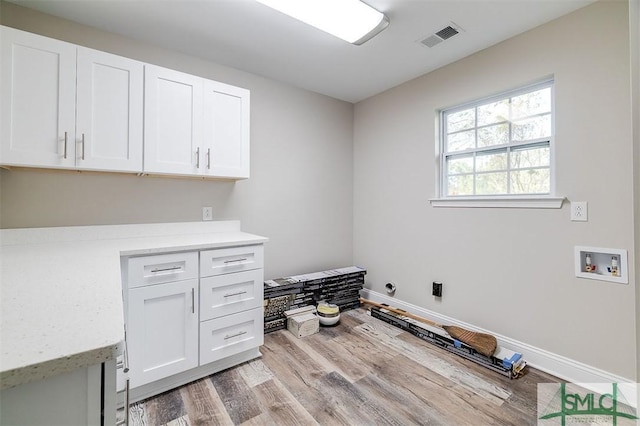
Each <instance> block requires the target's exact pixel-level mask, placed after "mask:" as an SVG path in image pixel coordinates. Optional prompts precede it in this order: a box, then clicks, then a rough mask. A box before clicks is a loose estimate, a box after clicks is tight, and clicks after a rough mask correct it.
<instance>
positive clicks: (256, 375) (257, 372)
mask: <svg viewBox="0 0 640 426" xmlns="http://www.w3.org/2000/svg"><path fill="white" fill-rule="evenodd" d="M236 369H237V370H238V372H239V373H240V376H242V378H243V379H244V381H245V383H246V384H247V386H249V387H250V388H252V387H254V386H257V385H259V384H260V383H264V382H266V381H268V380H271V379H273V373H272V372H271V370H269V368H268V367H267V366H266V365H264V362H262V360H261V359H259V358H258V359H254V360H253V361H249V362H245V363H243V364H241V365H239V366H237V367H236Z"/></svg>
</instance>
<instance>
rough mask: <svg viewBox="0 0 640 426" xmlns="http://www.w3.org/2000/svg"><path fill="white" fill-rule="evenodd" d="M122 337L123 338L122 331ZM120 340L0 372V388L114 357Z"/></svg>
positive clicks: (73, 369)
mask: <svg viewBox="0 0 640 426" xmlns="http://www.w3.org/2000/svg"><path fill="white" fill-rule="evenodd" d="M122 339H123V340H124V331H123V334H122ZM121 342H122V340H121V341H119V342H118V343H114V344H111V345H107V346H103V347H100V348H96V349H93V350H90V351H86V352H81V353H77V354H73V355H69V356H65V357H60V358H56V359H52V360H49V361H44V362H40V363H36V364H31V365H27V366H24V367H18V368H14V369H12V370H7V371H3V372H0V390H3V389H10V388H13V387H16V386H19V385H23V384H26V383H31V382H36V381H40V380H44V379H47V378H49V377H53V376H57V375H60V374H64V373H69V372H71V371H75V370H78V369H80V368H87V367H90V366H92V365H96V364H101V363H103V362H105V361H108V360H111V359H114V358H115V357H116V356H117V351H118V348H119V347H120V345H121Z"/></svg>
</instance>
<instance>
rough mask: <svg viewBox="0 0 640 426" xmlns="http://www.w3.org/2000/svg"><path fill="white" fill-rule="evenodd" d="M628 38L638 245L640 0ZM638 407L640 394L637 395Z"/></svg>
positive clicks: (639, 338)
mask: <svg viewBox="0 0 640 426" xmlns="http://www.w3.org/2000/svg"><path fill="white" fill-rule="evenodd" d="M629 32H630V34H629V40H631V46H630V51H631V88H632V91H631V96H632V106H631V112H632V117H633V124H632V127H633V140H634V145H633V146H634V153H633V159H634V167H633V171H634V180H633V183H634V217H635V222H634V231H635V232H634V235H635V246H636V248H638V247H640V0H631V1H630V2H629ZM635 254H636V256H635V267H636V271H637V270H638V268H640V250H636V253H635ZM636 351H637V352H636V353H637V354H640V280H636ZM636 382H640V356H638V357H637V367H636ZM638 403H639V404H638V405H637V406H638V407H640V394H639V395H638Z"/></svg>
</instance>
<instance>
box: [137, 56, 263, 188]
mask: <svg viewBox="0 0 640 426" xmlns="http://www.w3.org/2000/svg"><path fill="white" fill-rule="evenodd" d="M249 117H250V116H249V91H248V90H246V89H242V88H239V87H234V86H229V85H227V84H223V83H218V82H215V81H211V80H206V79H203V78H200V77H196V76H193V75H190V74H184V73H181V72H177V71H174V70H170V69H166V68H161V67H157V66H153V65H146V66H145V129H144V132H145V135H144V151H145V154H144V171H145V173H152V174H153V173H159V174H183V175H196V176H208V177H227V178H248V177H249V129H250V123H249Z"/></svg>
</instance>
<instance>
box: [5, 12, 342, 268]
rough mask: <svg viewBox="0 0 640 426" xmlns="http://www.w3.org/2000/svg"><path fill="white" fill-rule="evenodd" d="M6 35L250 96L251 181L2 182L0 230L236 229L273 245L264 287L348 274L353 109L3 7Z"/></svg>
mask: <svg viewBox="0 0 640 426" xmlns="http://www.w3.org/2000/svg"><path fill="white" fill-rule="evenodd" d="M0 7H1V8H2V10H1V13H0V16H1V21H0V22H1V23H2V24H4V25H8V26H12V27H15V28H19V29H23V30H26V31H31V32H34V33H38V34H42V35H46V36H49V37H53V38H58V39H61V40H65V41H69V42H72V43H76V44H80V45H83V46H87V47H91V48H95V49H99V50H104V51H107V52H111V53H115V54H119V55H122V56H127V57H131V58H134V59H138V60H141V61H144V62H147V63H152V64H157V65H161V66H165V67H169V68H173V69H177V70H180V71H184V72H188V73H192V74H196V75H200V76H203V77H206V78H211V79H214V80H218V81H222V82H224V83H228V84H233V85H237V86H241V87H245V88H248V89H250V90H251V178H250V179H249V180H245V181H238V182H235V183H234V182H225V181H211V180H207V181H203V180H189V179H169V178H148V177H144V178H141V177H137V176H132V175H119V174H90V173H75V172H51V171H33V170H32V171H29V170H11V171H7V170H2V172H1V175H0V176H1V177H0V226H1V227H2V228H15V227H40V226H65V225H91V224H120V223H146V222H182V221H194V220H200V219H201V217H202V213H201V207H202V206H213V209H214V217H215V218H216V219H240V220H241V221H242V226H243V229H244V230H245V231H247V232H252V233H257V234H261V235H265V236H267V237H269V238H270V242H269V243H268V245H267V247H266V254H265V256H266V271H265V275H266V277H267V278H275V277H279V276H286V275H291V274H298V273H304V272H312V271H315V270H323V269H327V268H335V267H341V266H347V265H350V264H351V263H352V198H353V187H352V163H353V154H352V137H353V105H352V104H349V103H346V102H342V101H338V100H335V99H332V98H329V97H326V96H321V95H318V94H315V93H311V92H308V91H304V90H300V89H297V88H294V87H291V86H288V85H284V84H281V83H278V82H275V81H272V80H268V79H265V78H262V77H259V76H256V75H252V74H248V73H245V72H241V71H238V70H234V69H230V68H226V67H223V66H219V65H216V64H213V63H211V62H207V61H204V60H200V59H198V58H195V57H190V56H185V55H182V54H178V53H176V52H171V51H168V50H164V49H162V48H160V47H156V46H151V45H148V44H144V43H140V42H136V41H134V40H131V39H127V38H124V37H120V36H117V35H114V34H109V33H106V32H102V31H99V30H96V29H92V28H88V27H84V26H81V25H77V24H75V23H71V22H69V21H64V20H61V19H58V18H54V17H51V16H47V15H43V14H40V13H37V12H33V11H30V10H28V9H24V8H21V7H18V6H15V5H13V4H10V3H0Z"/></svg>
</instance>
